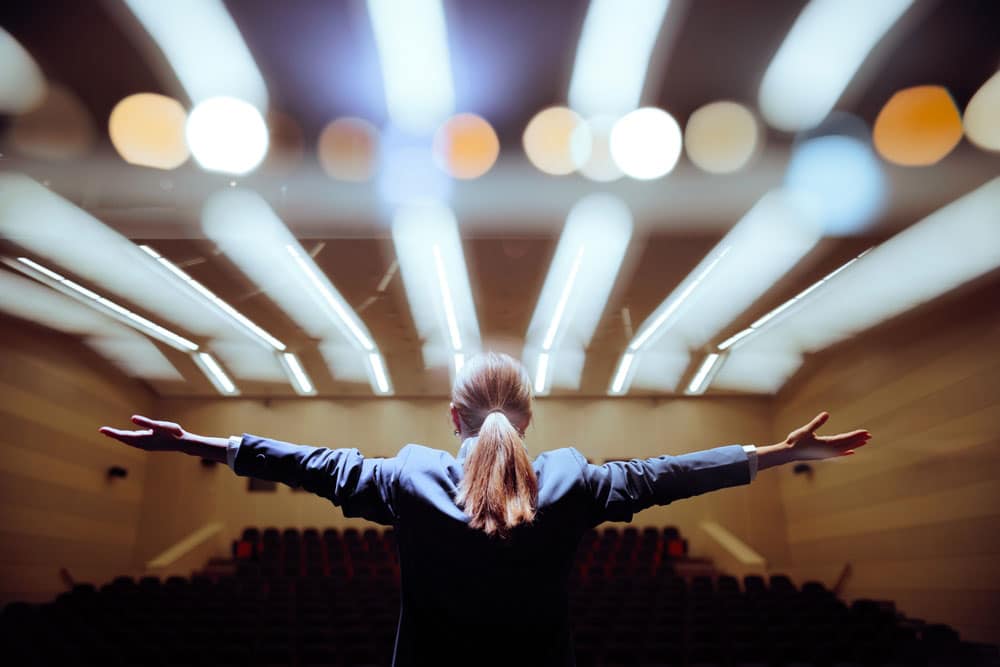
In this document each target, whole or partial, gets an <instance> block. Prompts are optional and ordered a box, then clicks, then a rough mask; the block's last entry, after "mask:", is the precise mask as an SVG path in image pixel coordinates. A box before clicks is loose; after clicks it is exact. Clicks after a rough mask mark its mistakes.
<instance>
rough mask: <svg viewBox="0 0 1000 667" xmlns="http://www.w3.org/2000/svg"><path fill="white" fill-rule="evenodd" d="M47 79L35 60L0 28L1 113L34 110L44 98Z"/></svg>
mask: <svg viewBox="0 0 1000 667" xmlns="http://www.w3.org/2000/svg"><path fill="white" fill-rule="evenodd" d="M45 88H46V85H45V76H44V75H43V74H42V70H41V68H40V67H39V66H38V63H36V62H35V59H34V58H32V57H31V54H30V53H28V52H27V51H26V50H25V49H24V47H23V46H21V45H20V44H19V43H18V41H17V40H16V39H14V38H13V37H12V36H11V34H10V33H9V32H7V31H6V30H4V29H3V28H0V113H7V114H21V113H25V112H28V111H31V110H32V109H34V108H35V107H37V106H38V105H39V104H41V103H42V100H43V99H44V97H45Z"/></svg>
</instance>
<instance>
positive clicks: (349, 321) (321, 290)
mask: <svg viewBox="0 0 1000 667" xmlns="http://www.w3.org/2000/svg"><path fill="white" fill-rule="evenodd" d="M285 250H287V251H288V254H289V255H291V256H292V259H294V260H295V263H296V264H297V265H298V267H299V268H300V269H301V270H302V273H303V274H304V275H305V276H306V277H307V278H308V279H309V282H310V283H311V284H312V286H313V287H315V288H316V292H317V293H318V294H319V295H320V296H322V298H323V302H324V303H326V304H327V305H328V306H330V309H331V310H332V311H333V312H334V313H336V315H337V317H338V318H340V321H341V322H343V324H344V326H346V327H347V329H348V331H350V332H351V334H352V335H353V336H354V338H355V340H357V341H358V345H360V346H361V348H362V349H364V350H366V351H371V350H373V349H375V344H374V343H373V342H372V339H371V337H370V336H369V335H368V334H367V333H366V332H365V331H363V330H362V329H361V325H360V323H359V322H358V316H357V315H355V314H354V311H353V310H350V307H349V306H348V305H347V303H346V302H345V301H344V297H342V296H341V295H340V292H338V291H337V290H336V289H335V288H334V287H333V285H331V284H330V283H329V281H328V280H324V279H323V278H322V277H320V270H319V267H318V266H316V264H315V262H313V261H312V258H311V257H309V256H308V255H307V254H306V253H305V252H304V251H303V250H302V248H301V247H299V246H298V244H297V243H295V244H292V243H289V244H288V245H286V246H285ZM307 258H308V259H307Z"/></svg>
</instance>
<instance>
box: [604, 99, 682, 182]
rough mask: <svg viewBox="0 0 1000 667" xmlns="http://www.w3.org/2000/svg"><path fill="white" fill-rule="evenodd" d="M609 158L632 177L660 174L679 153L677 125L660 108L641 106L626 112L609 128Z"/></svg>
mask: <svg viewBox="0 0 1000 667" xmlns="http://www.w3.org/2000/svg"><path fill="white" fill-rule="evenodd" d="M610 146H611V157H612V158H613V159H614V161H615V164H617V165H618V167H619V168H620V169H621V170H622V171H623V172H625V174H626V175H628V176H631V177H632V178H635V179H638V180H643V181H648V180H651V179H654V178H660V177H661V176H664V175H666V174H668V173H670V171H671V170H672V169H673V168H674V166H675V165H676V164H677V159H678V158H679V157H680V155H681V128H680V126H679V125H678V124H677V121H676V120H674V118H673V116H671V115H670V114H668V113H667V112H666V111H664V110H663V109H657V108H655V107H645V108H642V109H636V110H635V111H633V112H631V113H629V114H626V115H625V116H623V117H622V118H621V120H619V121H618V122H617V123H615V125H614V128H613V129H612V130H611V142H610Z"/></svg>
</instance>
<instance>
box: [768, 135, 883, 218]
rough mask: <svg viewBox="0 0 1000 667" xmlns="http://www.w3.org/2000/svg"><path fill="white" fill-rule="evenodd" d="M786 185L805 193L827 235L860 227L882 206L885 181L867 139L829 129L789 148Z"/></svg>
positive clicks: (878, 211) (875, 214)
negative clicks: (835, 133)
mask: <svg viewBox="0 0 1000 667" xmlns="http://www.w3.org/2000/svg"><path fill="white" fill-rule="evenodd" d="M785 185H786V186H787V187H789V188H791V189H794V190H797V191H799V192H801V193H803V194H805V195H807V196H808V197H809V198H810V199H811V200H812V203H813V204H814V205H815V206H816V207H817V211H816V212H817V216H818V218H819V220H820V221H821V222H822V224H823V231H824V233H826V234H828V235H833V236H839V235H848V234H853V233H855V232H859V231H862V230H863V229H865V228H866V227H867V226H868V225H869V224H870V223H871V222H872V221H873V220H874V219H875V218H876V217H877V216H878V214H879V213H880V212H881V211H882V208H883V206H884V204H885V202H886V195H887V182H886V179H885V175H884V174H883V173H882V168H881V165H880V164H879V161H878V158H877V157H876V156H875V154H874V152H872V150H871V148H870V147H869V146H868V144H867V143H866V142H863V141H860V140H858V139H855V138H853V137H848V136H841V135H832V136H824V137H818V138H815V139H809V140H807V141H805V142H803V143H801V144H799V145H798V146H797V147H796V148H795V149H794V150H793V152H792V158H791V160H790V161H789V163H788V171H787V172H786V174H785Z"/></svg>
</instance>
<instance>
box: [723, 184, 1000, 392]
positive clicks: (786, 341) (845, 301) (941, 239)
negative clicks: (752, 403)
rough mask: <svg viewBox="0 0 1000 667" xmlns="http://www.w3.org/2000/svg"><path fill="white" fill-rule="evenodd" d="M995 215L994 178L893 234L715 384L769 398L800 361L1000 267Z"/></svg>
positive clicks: (772, 325) (771, 325)
mask: <svg viewBox="0 0 1000 667" xmlns="http://www.w3.org/2000/svg"><path fill="white" fill-rule="evenodd" d="M998 211H1000V178H996V179H994V180H992V181H990V182H988V183H986V184H985V185H983V186H980V187H979V188H978V189H976V190H974V191H972V192H970V193H969V194H967V195H965V196H964V197H961V198H960V199H957V200H956V201H954V202H952V203H951V204H948V205H947V206H945V207H944V208H942V209H939V210H938V211H936V212H934V213H932V214H931V215H929V216H928V217H926V218H924V219H923V220H921V221H920V222H917V223H916V224H914V225H912V226H910V227H908V228H907V229H905V230H903V231H902V232H900V233H898V234H896V235H895V236H893V237H892V238H891V239H889V240H887V241H885V242H884V243H882V244H881V245H879V246H877V247H876V248H874V249H872V250H871V251H870V252H867V253H865V254H864V255H863V256H861V257H860V258H859V259H858V260H857V261H856V262H854V263H853V264H851V266H850V270H842V271H839V272H837V273H836V275H835V277H834V278H833V279H831V280H829V281H828V282H827V283H826V284H825V285H824V286H823V288H822V289H819V290H816V291H815V292H813V293H812V294H810V295H809V298H808V299H805V300H803V301H802V303H801V304H800V305H799V306H798V307H796V308H794V309H791V310H789V311H788V312H787V313H786V314H783V315H782V316H781V317H779V318H774V319H773V320H771V321H770V322H768V323H766V324H765V326H764V327H763V328H762V329H761V330H760V332H759V333H758V334H756V335H754V336H753V337H752V338H751V339H750V340H748V341H746V342H745V343H741V344H740V345H739V347H738V348H735V349H733V350H732V351H731V352H730V353H729V359H728V360H727V362H726V365H725V366H724V367H723V369H722V370H721V371H720V373H719V374H718V375H717V376H716V377H715V380H714V383H715V384H716V385H717V386H721V387H726V388H729V389H738V390H744V391H764V392H767V393H774V392H776V391H777V390H778V389H780V388H781V386H782V385H784V383H785V382H786V381H787V379H788V378H789V377H791V375H792V374H793V373H794V372H795V371H796V370H797V369H798V368H799V366H800V365H801V362H802V358H803V355H804V354H806V353H809V352H815V351H817V350H821V349H824V348H826V347H829V346H830V345H833V344H834V343H837V342H839V341H841V340H844V339H846V338H850V337H852V336H856V335H858V334H859V333H861V332H862V331H865V330H867V329H870V328H871V327H873V326H875V325H877V324H879V323H881V322H884V321H886V320H888V319H890V318H892V317H895V316H897V315H899V314H901V313H903V312H905V311H907V310H910V309H912V308H914V307H916V306H918V305H920V304H922V303H925V302H927V301H930V300H932V299H935V298H938V297H940V296H941V295H943V294H946V293H947V292H949V291H950V290H952V289H954V288H956V287H958V286H959V285H961V284H963V283H966V282H968V281H970V280H973V279H974V278H977V277H979V276H981V275H983V274H985V273H987V272H989V271H993V270H995V269H996V268H997V267H1000V218H998ZM914 258H924V260H923V261H914Z"/></svg>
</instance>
